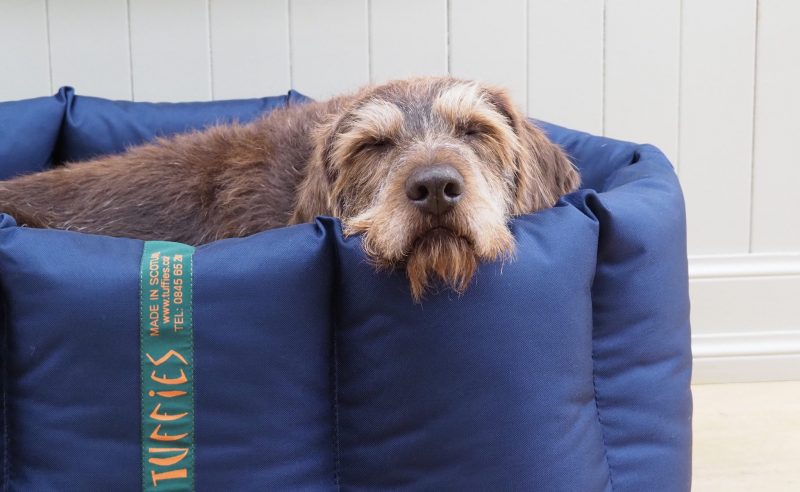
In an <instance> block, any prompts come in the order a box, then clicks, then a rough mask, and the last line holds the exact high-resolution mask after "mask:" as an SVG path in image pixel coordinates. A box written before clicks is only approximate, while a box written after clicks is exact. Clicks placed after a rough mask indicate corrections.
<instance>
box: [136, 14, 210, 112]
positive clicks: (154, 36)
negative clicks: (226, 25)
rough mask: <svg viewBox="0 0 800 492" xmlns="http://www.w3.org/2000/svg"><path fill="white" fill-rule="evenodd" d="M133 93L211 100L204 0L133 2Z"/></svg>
mask: <svg viewBox="0 0 800 492" xmlns="http://www.w3.org/2000/svg"><path fill="white" fill-rule="evenodd" d="M130 24H131V57H132V59H131V67H132V69H133V97H134V99H135V100H137V101H197V100H208V99H211V70H210V56H209V51H210V50H209V38H208V4H207V2H206V0H169V1H163V0H130Z"/></svg>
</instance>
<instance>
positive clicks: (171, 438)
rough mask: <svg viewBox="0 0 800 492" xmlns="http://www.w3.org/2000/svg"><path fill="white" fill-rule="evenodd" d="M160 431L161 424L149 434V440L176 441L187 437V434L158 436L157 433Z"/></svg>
mask: <svg viewBox="0 0 800 492" xmlns="http://www.w3.org/2000/svg"><path fill="white" fill-rule="evenodd" d="M160 430H161V424H158V425H157V426H156V428H155V430H154V431H153V432H152V433H151V434H150V439H155V440H156V441H178V440H180V439H183V438H184V437H186V436H188V435H189V433H185V434H177V435H174V436H170V435H169V434H159V433H158V431H160Z"/></svg>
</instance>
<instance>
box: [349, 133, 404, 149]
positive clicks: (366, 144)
mask: <svg viewBox="0 0 800 492" xmlns="http://www.w3.org/2000/svg"><path fill="white" fill-rule="evenodd" d="M394 144H395V142H394V140H392V139H391V138H389V137H385V136H379V137H373V138H369V139H366V140H364V141H362V142H361V143H360V144H359V145H358V146H357V148H356V152H370V151H382V150H388V149H390V148H391V147H393V146H394Z"/></svg>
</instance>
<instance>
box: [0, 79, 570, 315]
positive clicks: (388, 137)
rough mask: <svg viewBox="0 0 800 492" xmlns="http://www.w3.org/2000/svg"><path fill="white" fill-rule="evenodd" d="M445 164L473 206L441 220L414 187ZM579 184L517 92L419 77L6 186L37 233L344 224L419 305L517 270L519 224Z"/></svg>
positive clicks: (196, 235) (197, 233) (174, 233)
mask: <svg viewBox="0 0 800 492" xmlns="http://www.w3.org/2000/svg"><path fill="white" fill-rule="evenodd" d="M443 163H444V164H446V165H447V166H448V167H449V168H451V169H455V171H456V172H457V173H458V174H459V175H460V176H461V177H463V190H461V192H460V196H459V197H458V198H459V201H458V202H457V203H455V205H454V206H453V207H452V209H448V210H447V212H446V213H438V212H437V213H430V212H425V211H423V210H421V209H420V207H419V206H418V204H415V203H413V200H411V199H410V198H409V196H408V193H407V191H406V190H407V182H408V180H409V177H410V176H411V175H412V173H414V172H415V171H416V170H419V169H421V168H424V167H429V166H435V165H440V164H443ZM578 182H579V177H578V174H577V172H576V171H575V169H574V168H573V166H572V164H571V163H570V162H569V160H568V159H567V158H566V157H565V156H564V154H563V153H562V151H561V150H560V149H559V148H558V147H557V146H555V145H554V144H552V143H551V142H550V141H549V140H548V139H547V138H546V137H545V135H544V134H543V133H542V132H541V131H540V130H539V129H538V128H536V127H535V126H534V125H532V124H531V123H530V122H529V121H528V120H527V119H526V118H525V117H524V116H523V115H522V114H521V113H520V112H519V111H518V110H517V109H516V108H515V107H514V105H513V104H512V103H511V102H510V100H509V97H508V96H507V94H506V93H505V92H504V91H502V90H500V89H496V88H493V87H487V86H484V85H481V84H478V83H475V82H469V81H462V80H457V79H453V78H419V79H410V80H401V81H394V82H389V83H387V84H383V85H378V86H370V87H366V88H364V89H362V90H360V91H359V92H357V93H356V94H355V95H350V96H344V97H337V98H334V99H331V100H329V101H324V102H312V103H307V104H299V105H292V106H289V107H286V108H283V109H278V110H275V111H273V112H271V113H269V114H268V115H266V116H264V117H262V118H260V119H258V120H256V121H254V122H253V123H250V124H247V125H228V126H217V127H213V128H209V129H207V130H205V131H202V132H195V133H189V134H184V135H177V136H174V137H171V138H164V139H159V140H158V141H156V142H155V143H153V144H149V145H143V146H140V147H135V148H132V149H130V150H128V151H127V152H125V153H123V154H120V155H115V156H110V157H102V158H99V159H96V160H93V161H88V162H82V163H73V164H68V165H66V166H63V167H59V168H57V169H54V170H50V171H46V172H43V173H39V174H34V175H29V176H23V177H19V178H16V179H13V180H10V181H5V182H0V210H2V211H4V212H7V213H9V214H11V215H13V216H14V217H15V218H16V219H17V221H18V222H19V223H20V224H26V225H29V226H32V227H48V228H59V229H69V230H74V231H82V232H89V233H98V234H107V235H112V236H125V237H136V238H141V239H160V240H171V241H179V242H184V243H188V244H195V245H197V244H202V243H207V242H210V241H214V240H217V239H222V238H226V237H237V236H246V235H249V234H253V233H256V232H259V231H263V230H266V229H271V228H275V227H281V226H285V225H288V224H297V223H302V222H309V221H312V220H313V219H314V217H315V216H317V215H332V216H335V217H339V218H341V219H342V222H343V224H344V231H345V234H347V235H351V234H363V244H364V249H365V250H366V252H367V254H368V255H369V257H370V258H371V259H372V260H373V261H374V263H375V264H376V265H377V266H379V267H386V268H396V267H405V270H406V274H407V276H408V279H409V281H410V285H411V292H412V295H413V296H414V298H415V299H416V300H419V299H420V298H421V297H422V296H423V294H424V292H425V291H426V288H427V287H428V286H430V285H431V284H432V283H433V282H435V281H436V280H437V279H438V280H439V281H442V282H443V283H444V284H445V285H447V286H449V287H451V288H452V289H454V290H456V291H458V292H462V291H463V290H464V289H465V288H466V287H467V285H468V284H469V282H470V280H471V278H472V276H473V273H474V270H475V268H476V265H477V263H478V262H479V261H490V260H497V259H503V258H508V257H510V256H511V255H512V254H513V251H514V240H513V237H512V236H511V233H510V232H509V229H508V226H507V222H508V219H509V217H510V216H512V215H519V214H525V213H529V212H533V211H536V210H539V209H541V208H544V207H550V206H552V205H553V204H554V203H555V202H556V200H557V199H558V197H559V196H561V195H562V194H564V193H567V192H570V191H572V190H574V189H575V188H576V187H577V186H578Z"/></svg>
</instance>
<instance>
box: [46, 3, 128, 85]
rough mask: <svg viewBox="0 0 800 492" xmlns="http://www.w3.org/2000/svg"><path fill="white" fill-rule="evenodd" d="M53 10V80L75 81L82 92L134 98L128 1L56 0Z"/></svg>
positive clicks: (51, 22) (51, 28) (55, 82)
mask: <svg viewBox="0 0 800 492" xmlns="http://www.w3.org/2000/svg"><path fill="white" fill-rule="evenodd" d="M48 14H49V19H50V52H51V54H50V58H51V62H52V69H53V86H54V87H60V86H62V85H71V86H73V87H74V88H75V91H76V92H77V93H78V94H88V95H92V96H97V97H106V98H110V99H130V98H131V97H132V94H131V60H130V46H129V44H128V41H129V37H128V2H127V1H126V0H50V1H49V3H48ZM98 67H101V68H100V69H98Z"/></svg>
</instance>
